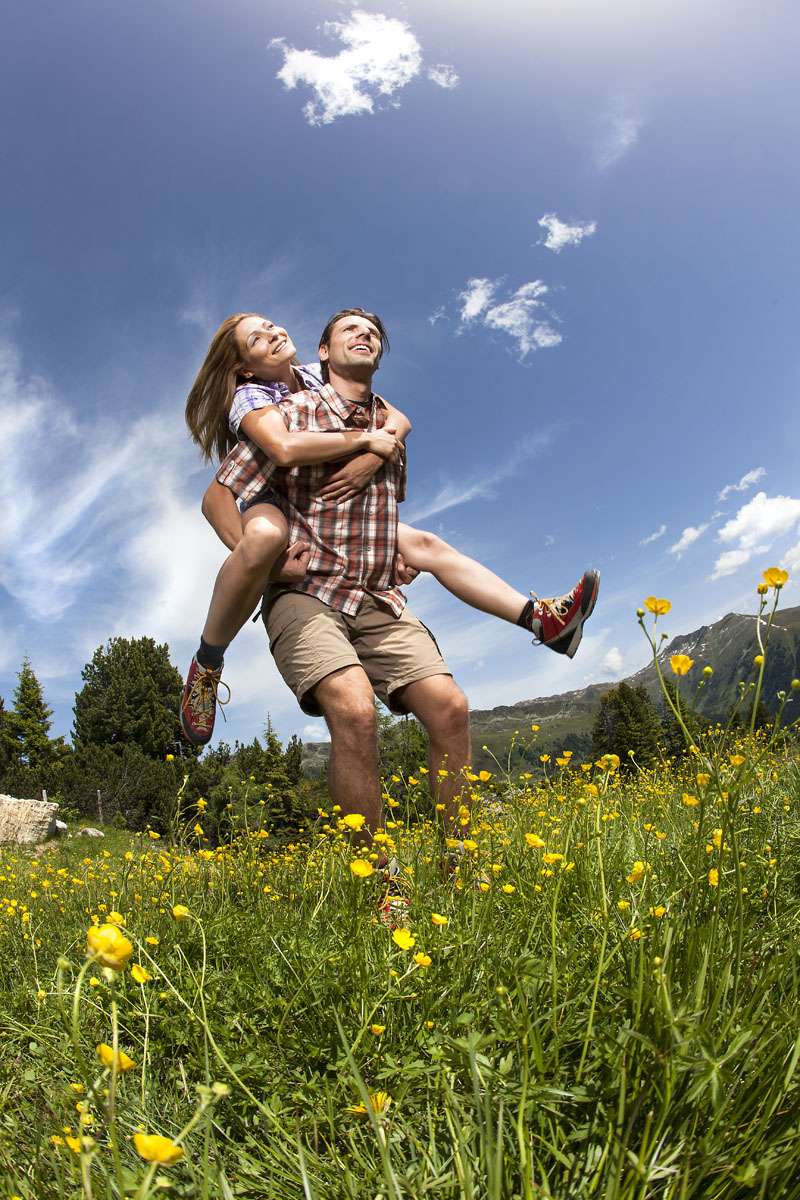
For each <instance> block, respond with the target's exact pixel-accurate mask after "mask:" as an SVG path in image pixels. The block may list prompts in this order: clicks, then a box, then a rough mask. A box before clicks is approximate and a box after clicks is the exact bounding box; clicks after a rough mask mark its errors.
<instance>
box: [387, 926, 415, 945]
mask: <svg viewBox="0 0 800 1200" xmlns="http://www.w3.org/2000/svg"><path fill="white" fill-rule="evenodd" d="M416 940H417V939H416V938H415V937H414V935H413V933H411V932H410V931H409V930H408V929H395V931H394V933H393V934H392V941H393V942H394V944H395V946H399V947H400V949H401V950H410V949H411V948H412V947H413V945H414V943H415V942H416Z"/></svg>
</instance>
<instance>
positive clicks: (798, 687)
mask: <svg viewBox="0 0 800 1200" xmlns="http://www.w3.org/2000/svg"><path fill="white" fill-rule="evenodd" d="M792 691H793V692H800V679H793V680H792Z"/></svg>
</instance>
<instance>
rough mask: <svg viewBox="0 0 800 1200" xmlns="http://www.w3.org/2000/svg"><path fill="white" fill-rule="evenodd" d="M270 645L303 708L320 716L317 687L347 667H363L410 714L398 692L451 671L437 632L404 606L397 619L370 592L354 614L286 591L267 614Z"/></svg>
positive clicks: (390, 703)
mask: <svg viewBox="0 0 800 1200" xmlns="http://www.w3.org/2000/svg"><path fill="white" fill-rule="evenodd" d="M264 624H265V625H266V627H267V633H268V635H269V648H270V650H271V651H272V656H273V658H274V659H275V662H276V664H277V666H278V670H279V671H280V673H281V675H282V676H283V678H284V680H285V682H286V683H287V684H288V686H289V687H290V688H291V689H292V691H293V692H294V694H295V696H297V699H298V702H299V704H300V707H301V708H302V710H303V712H305V713H308V714H309V716H312V717H319V716H321V715H322V714H321V711H320V708H319V705H318V704H317V703H316V702H315V700H314V697H313V696H312V695H311V690H312V688H314V687H315V686H316V685H317V684H318V683H319V682H320V680H322V679H324V678H325V676H326V675H330V674H331V673H332V672H333V671H339V670H341V668H342V667H359V666H360V667H363V669H364V671H365V672H366V675H367V678H368V679H369V681H370V683H371V684H372V687H373V689H374V691H375V694H376V696H377V697H378V699H379V700H381V701H382V702H383V703H384V704H385V705H386V707H387V708H389V709H391V711H392V712H394V713H400V714H404V713H406V712H407V709H405V708H404V707H403V706H402V704H400V702H399V700H397V699H396V698H395V696H394V693H395V692H397V691H399V689H400V688H403V687H406V686H407V684H409V683H417V682H418V681H419V680H420V679H427V678H429V676H431V675H450V671H448V669H447V666H446V665H445V661H444V659H443V658H442V656H441V654H440V652H439V647H438V646H437V645H436V642H435V640H434V637H433V634H432V633H431V632H430V630H428V629H426V628H425V626H424V625H423V624H422V622H421V621H418V620H417V618H416V617H415V616H412V614H411V613H410V612H409V611H408V609H407V608H404V609H403V611H402V613H401V614H400V616H399V617H396V616H395V615H394V614H393V613H392V612H391V611H390V610H389V609H388V608H386V607H385V606H384V605H381V604H378V602H377V601H376V600H373V598H372V596H365V597H364V599H363V600H362V602H361V605H360V607H359V610H358V612H357V613H356V615H355V616H354V617H351V616H347V615H346V614H345V613H340V612H337V611H336V610H335V609H333V608H330V607H329V606H328V605H327V604H323V603H322V601H321V600H317V598H316V596H307V595H305V594H304V593H302V592H282V593H280V594H279V595H278V596H276V598H275V600H274V601H273V603H272V604H271V605H270V607H269V609H268V610H267V611H265V612H264Z"/></svg>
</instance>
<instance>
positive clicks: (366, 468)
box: [317, 451, 383, 504]
mask: <svg viewBox="0 0 800 1200" xmlns="http://www.w3.org/2000/svg"><path fill="white" fill-rule="evenodd" d="M382 466H383V459H382V458H381V457H380V455H378V454H370V452H369V451H367V452H366V453H364V454H356V455H354V456H353V458H350V459H348V460H347V462H346V463H345V464H344V466H343V467H340V468H339V470H338V471H336V472H335V473H334V474H333V475H331V477H330V478H329V479H328V482H327V483H326V484H325V486H324V487H321V488H320V489H319V492H318V493H317V494H318V496H320V498H321V499H322V500H333V501H334V502H335V503H336V504H341V502H342V501H343V500H351V499H352V498H353V496H357V495H358V493H359V492H360V491H363V489H364V488H365V487H366V486H367V484H368V483H369V481H370V479H372V476H373V475H374V474H375V472H376V471H377V470H379V469H380V468H381V467H382Z"/></svg>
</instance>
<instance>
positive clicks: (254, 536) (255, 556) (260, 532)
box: [239, 518, 288, 568]
mask: <svg viewBox="0 0 800 1200" xmlns="http://www.w3.org/2000/svg"><path fill="white" fill-rule="evenodd" d="M287 542H288V538H287V530H286V529H285V528H281V526H280V525H278V524H276V523H275V522H273V521H267V520H262V519H258V518H256V519H254V520H252V521H249V522H248V523H247V525H245V527H244V529H243V531H242V540H241V542H240V543H239V549H240V552H241V555H242V558H243V560H244V562H245V563H246V564H247V566H248V567H250V568H256V567H265V566H266V567H271V566H272V564H273V563H274V562H275V559H276V558H277V557H278V555H279V554H280V553H282V551H284V550H285V549H286V545H287Z"/></svg>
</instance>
